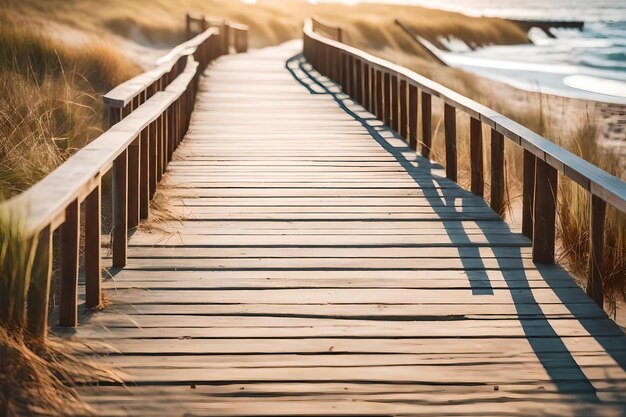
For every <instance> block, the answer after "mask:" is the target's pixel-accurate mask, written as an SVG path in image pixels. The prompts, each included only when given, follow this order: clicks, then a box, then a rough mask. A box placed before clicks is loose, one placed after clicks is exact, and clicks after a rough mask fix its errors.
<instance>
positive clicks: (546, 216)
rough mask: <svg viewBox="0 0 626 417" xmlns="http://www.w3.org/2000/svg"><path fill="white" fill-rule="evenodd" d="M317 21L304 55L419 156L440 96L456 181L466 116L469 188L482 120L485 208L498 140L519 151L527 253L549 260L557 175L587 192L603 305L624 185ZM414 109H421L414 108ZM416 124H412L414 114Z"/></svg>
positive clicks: (595, 278)
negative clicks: (328, 32)
mask: <svg viewBox="0 0 626 417" xmlns="http://www.w3.org/2000/svg"><path fill="white" fill-rule="evenodd" d="M318 26H319V23H316V22H314V21H312V20H308V21H307V22H306V24H305V26H304V30H303V32H304V56H305V57H306V58H307V60H308V61H309V62H310V63H311V64H312V65H313V66H314V67H315V69H316V70H318V71H319V72H320V73H322V74H324V75H326V76H328V77H329V78H331V79H332V80H334V81H335V82H337V83H338V84H339V85H340V86H341V88H342V90H343V91H344V92H345V93H346V94H348V95H349V96H351V97H352V98H354V99H355V100H356V101H357V102H359V103H361V104H362V105H363V106H364V107H365V108H366V109H367V110H368V111H370V112H372V113H373V114H375V115H376V116H377V117H378V118H379V119H381V120H382V121H383V122H384V123H385V124H386V125H388V126H390V127H391V128H392V129H394V130H395V131H396V132H398V133H400V134H401V136H403V137H404V138H406V139H407V142H408V144H409V145H410V147H411V148H412V149H415V150H417V145H418V132H420V131H421V149H420V151H421V154H422V155H423V156H425V157H427V158H428V157H429V156H430V149H431V146H432V136H433V131H432V107H431V106H432V104H431V99H432V97H433V96H434V97H438V98H439V99H441V100H442V101H443V102H444V125H445V126H444V131H445V135H444V137H445V170H446V176H447V177H448V178H450V179H452V180H454V181H456V180H457V158H458V155H457V130H456V118H457V113H458V112H463V113H465V114H467V115H468V116H469V118H470V155H469V158H470V161H471V191H472V192H473V193H475V194H477V195H479V196H481V197H482V196H483V194H484V174H483V138H482V124H483V123H485V124H487V125H488V126H490V127H491V199H490V201H491V207H492V208H493V209H494V210H495V211H496V212H497V213H500V214H502V213H503V211H504V206H505V195H504V193H505V177H504V175H505V172H504V138H505V137H506V138H508V139H510V140H511V142H512V143H514V144H516V145H518V146H521V147H522V148H523V150H524V174H523V175H524V176H523V201H522V204H523V209H522V213H523V214H522V233H523V234H524V235H526V236H527V237H529V238H530V239H532V243H533V247H532V258H533V261H534V262H537V263H548V264H551V263H554V254H555V233H556V232H555V231H556V206H557V182H558V173H561V174H562V175H564V176H565V177H567V178H570V179H571V180H573V181H575V182H576V183H577V184H579V185H580V186H581V187H582V188H583V189H585V190H587V191H588V192H589V193H590V194H591V196H592V198H591V213H590V215H591V224H590V248H589V251H590V256H589V275H588V283H587V293H588V294H589V295H590V296H591V297H592V298H593V300H594V301H595V302H596V303H598V304H599V305H600V306H602V305H603V301H604V296H603V290H602V276H601V271H602V258H603V248H604V224H605V216H606V205H607V203H608V204H610V205H612V206H613V207H615V208H616V209H617V210H619V211H620V212H622V213H624V212H626V183H625V182H624V181H621V180H620V179H619V178H616V177H615V176H612V175H610V174H608V173H607V172H605V171H603V170H601V169H600V168H598V167H596V166H594V165H592V164H590V163H588V162H586V161H584V160H583V159H581V158H579V157H577V156H575V155H573V154H572V153H570V152H568V151H566V150H565V149H563V148H561V147H560V146H558V145H556V144H555V143H554V142H551V141H549V140H548V139H545V138H543V137H542V136H540V135H538V134H536V133H534V132H533V131H531V130H529V129H527V128H526V127H524V126H522V125H520V124H519V123H516V122H514V121H512V120H510V119H508V118H507V117H505V116H503V115H501V114H499V113H497V112H495V111H493V110H491V109H489V108H487V107H485V106H483V105H481V104H479V103H477V102H475V101H473V100H470V99H469V98H467V97H464V96H462V95H460V94H458V93H456V92H454V91H452V90H450V89H448V88H446V87H444V86H442V85H440V84H437V83H435V82H434V81H432V80H430V79H428V78H425V77H423V76H421V75H419V74H417V73H415V72H413V71H411V70H409V69H407V68H404V67H401V66H399V65H395V64H393V63H391V62H389V61H385V60H383V59H380V58H377V57H375V56H372V55H370V54H368V53H366V52H363V51H361V50H358V49H356V48H353V47H350V46H348V45H345V44H343V43H340V42H337V41H335V40H332V39H328V38H326V37H324V36H321V35H320V34H318V33H316V31H315V30H314V28H316V27H318ZM420 107H421V110H420ZM419 111H421V115H422V123H421V126H418V112H419Z"/></svg>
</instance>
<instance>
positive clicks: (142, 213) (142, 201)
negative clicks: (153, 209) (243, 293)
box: [139, 127, 150, 219]
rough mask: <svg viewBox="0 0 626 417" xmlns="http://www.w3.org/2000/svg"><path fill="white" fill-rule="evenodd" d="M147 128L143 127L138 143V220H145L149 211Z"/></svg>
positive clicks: (148, 146) (148, 143)
mask: <svg viewBox="0 0 626 417" xmlns="http://www.w3.org/2000/svg"><path fill="white" fill-rule="evenodd" d="M149 129H150V128H149V127H145V128H144V129H143V130H142V131H141V134H140V136H139V137H140V143H139V151H140V154H139V162H140V164H139V165H140V172H139V218H140V219H147V218H148V211H149V209H150V162H149V161H150V140H149V136H148V132H149Z"/></svg>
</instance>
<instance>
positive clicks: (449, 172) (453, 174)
mask: <svg viewBox="0 0 626 417" xmlns="http://www.w3.org/2000/svg"><path fill="white" fill-rule="evenodd" d="M444 125H445V140H446V177H448V178H449V179H451V180H452V181H456V180H457V154H456V109H455V108H454V107H453V106H451V105H449V104H448V103H446V104H445V109H444Z"/></svg>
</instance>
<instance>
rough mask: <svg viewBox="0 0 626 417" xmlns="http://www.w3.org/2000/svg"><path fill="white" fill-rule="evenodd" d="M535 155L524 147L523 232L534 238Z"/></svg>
mask: <svg viewBox="0 0 626 417" xmlns="http://www.w3.org/2000/svg"><path fill="white" fill-rule="evenodd" d="M536 159H537V158H536V157H535V155H534V154H533V153H532V152H530V151H528V150H526V149H524V174H523V175H524V181H523V189H522V234H523V235H524V236H526V237H527V238H529V239H531V240H532V238H533V217H534V212H533V210H534V207H535V203H534V201H535V160H536Z"/></svg>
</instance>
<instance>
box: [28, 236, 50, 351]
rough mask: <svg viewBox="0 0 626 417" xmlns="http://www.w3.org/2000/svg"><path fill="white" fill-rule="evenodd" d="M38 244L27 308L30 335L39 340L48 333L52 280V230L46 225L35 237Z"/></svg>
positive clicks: (44, 338) (42, 339)
mask: <svg viewBox="0 0 626 417" xmlns="http://www.w3.org/2000/svg"><path fill="white" fill-rule="evenodd" d="M34 240H35V242H33V244H34V243H36V244H37V247H36V249H35V256H34V258H33V269H32V271H31V274H30V285H29V287H28V295H27V304H28V308H27V310H26V315H27V317H26V330H27V333H28V335H29V336H30V337H31V338H32V339H34V340H37V341H39V342H43V341H45V340H46V337H47V335H48V302H49V299H50V284H51V281H52V231H51V229H50V226H49V225H48V226H46V227H44V228H43V230H41V231H40V232H39V234H38V235H37V237H36V238H35V239H34Z"/></svg>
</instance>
